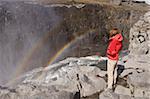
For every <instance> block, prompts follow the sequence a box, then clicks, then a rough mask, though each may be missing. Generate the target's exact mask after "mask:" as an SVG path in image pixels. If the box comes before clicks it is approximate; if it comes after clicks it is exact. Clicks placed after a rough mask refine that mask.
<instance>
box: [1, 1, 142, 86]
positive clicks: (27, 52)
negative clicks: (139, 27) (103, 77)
mask: <svg viewBox="0 0 150 99" xmlns="http://www.w3.org/2000/svg"><path fill="white" fill-rule="evenodd" d="M35 2H36V1H35ZM0 4H1V5H0V8H1V9H0V24H1V25H0V38H1V39H0V75H1V76H0V83H2V84H4V83H6V82H7V81H8V80H10V79H13V78H14V77H15V76H18V75H20V74H21V73H24V72H26V71H29V70H31V69H33V68H36V67H41V66H46V65H47V64H48V63H49V62H50V63H55V62H58V61H59V60H62V59H64V58H66V57H68V56H77V57H80V56H86V55H93V54H96V53H97V52H99V53H100V54H101V55H105V50H106V47H107V39H108V38H107V36H108V35H107V33H108V31H109V30H110V29H111V28H112V27H119V28H120V29H121V31H122V33H123V36H124V49H127V48H128V39H129V38H128V35H129V34H128V33H129V29H130V27H131V26H132V25H133V24H134V23H135V22H136V21H137V20H138V19H139V17H140V16H141V15H142V14H143V13H144V12H145V10H135V9H130V8H129V9H126V8H125V7H123V6H113V5H104V4H101V5H99V4H76V3H68V4H50V5H49V4H47V3H46V4H40V3H39V2H36V3H33V2H25V1H24V0H22V1H20V2H19V1H14V2H10V1H9V0H8V1H7V2H6V1H1V2H0ZM72 52H73V53H72ZM5 75H7V76H5Z"/></svg>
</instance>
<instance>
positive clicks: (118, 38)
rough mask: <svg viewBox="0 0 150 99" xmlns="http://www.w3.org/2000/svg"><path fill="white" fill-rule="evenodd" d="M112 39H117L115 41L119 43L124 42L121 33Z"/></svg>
mask: <svg viewBox="0 0 150 99" xmlns="http://www.w3.org/2000/svg"><path fill="white" fill-rule="evenodd" d="M111 39H115V40H117V41H122V40H123V37H122V35H121V33H119V34H116V35H115V36H114V37H112V38H111Z"/></svg>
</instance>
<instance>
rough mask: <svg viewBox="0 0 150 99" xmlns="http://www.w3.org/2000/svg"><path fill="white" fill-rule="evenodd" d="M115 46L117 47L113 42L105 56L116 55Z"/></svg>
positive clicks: (114, 41)
mask: <svg viewBox="0 0 150 99" xmlns="http://www.w3.org/2000/svg"><path fill="white" fill-rule="evenodd" d="M116 46H117V42H116V40H113V41H112V42H111V43H110V45H109V48H108V50H107V54H109V55H115V54H117V52H118V51H117V50H116Z"/></svg>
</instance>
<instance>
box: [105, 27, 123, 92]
mask: <svg viewBox="0 0 150 99" xmlns="http://www.w3.org/2000/svg"><path fill="white" fill-rule="evenodd" d="M109 36H110V38H109V45H108V48H107V57H108V61H107V76H108V82H107V85H108V86H107V89H111V90H112V89H113V86H114V85H115V84H116V79H117V62H118V60H119V52H120V50H121V48H122V40H123V37H122V35H121V33H120V32H119V30H118V29H117V28H114V29H112V30H110V32H109Z"/></svg>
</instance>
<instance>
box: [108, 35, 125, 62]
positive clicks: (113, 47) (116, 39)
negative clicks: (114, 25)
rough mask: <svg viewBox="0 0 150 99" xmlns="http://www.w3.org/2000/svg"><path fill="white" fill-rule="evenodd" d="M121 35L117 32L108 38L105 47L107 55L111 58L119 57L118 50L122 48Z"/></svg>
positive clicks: (116, 58)
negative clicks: (106, 46)
mask: <svg viewBox="0 0 150 99" xmlns="http://www.w3.org/2000/svg"><path fill="white" fill-rule="evenodd" d="M122 40H123V37H122V35H121V34H117V35H115V36H113V37H112V38H110V40H109V45H108V48H107V57H108V58H109V59H111V60H118V59H119V51H120V50H121V48H122Z"/></svg>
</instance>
